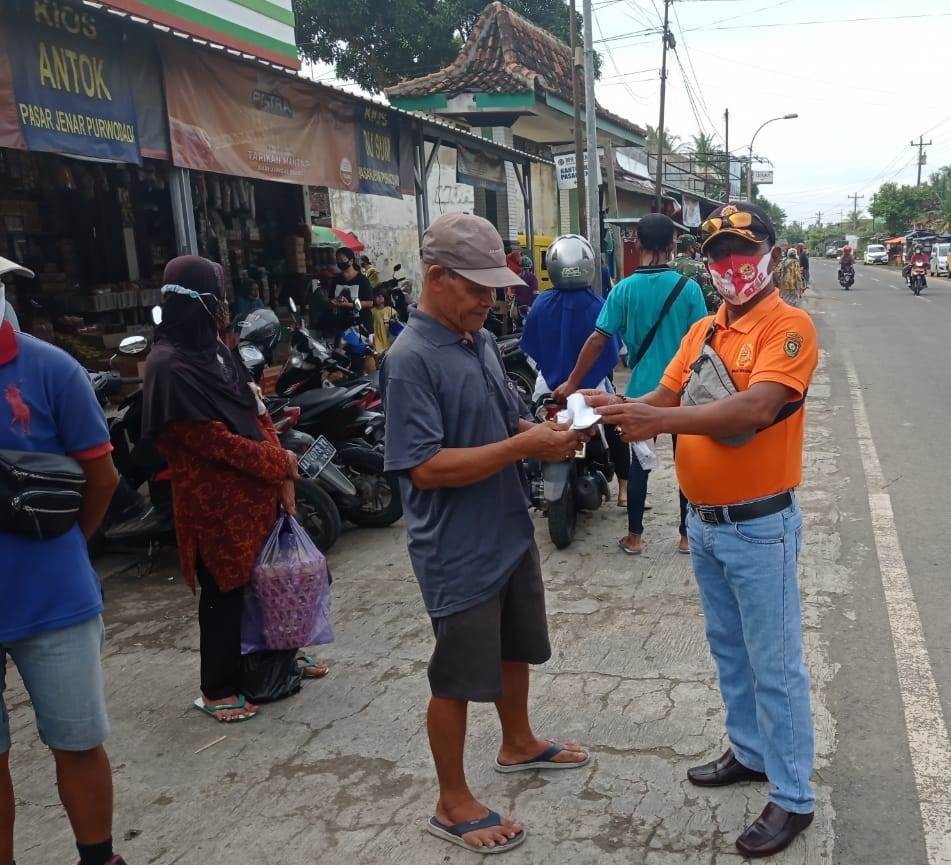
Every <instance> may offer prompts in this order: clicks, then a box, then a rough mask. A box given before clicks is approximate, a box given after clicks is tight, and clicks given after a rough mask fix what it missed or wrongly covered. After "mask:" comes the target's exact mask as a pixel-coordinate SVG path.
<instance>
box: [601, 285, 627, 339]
mask: <svg viewBox="0 0 951 865" xmlns="http://www.w3.org/2000/svg"><path fill="white" fill-rule="evenodd" d="M624 293H625V292H624V290H623V289H622V288H620V286H615V288H614V289H613V290H612V291H611V293H610V294H609V295H608V299H607V300H606V301H605V302H604V306H602V307H601V312H600V313H599V314H598V320H597V322H596V323H595V325H594V329H595V330H597V331H600V332H601V333H603V334H604V335H605V336H614V335H615V334H618V333H621V331H623V330H624V329H625V328H626V326H627V304H626V303H625V298H624V297H622V294H624Z"/></svg>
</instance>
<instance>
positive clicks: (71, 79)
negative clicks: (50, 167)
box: [4, 0, 142, 163]
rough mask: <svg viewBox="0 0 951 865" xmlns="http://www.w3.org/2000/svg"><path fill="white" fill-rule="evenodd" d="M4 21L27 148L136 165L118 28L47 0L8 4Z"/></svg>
mask: <svg viewBox="0 0 951 865" xmlns="http://www.w3.org/2000/svg"><path fill="white" fill-rule="evenodd" d="M4 22H5V27H6V31H7V32H6V41H7V51H8V57H9V63H10V68H11V70H12V72H13V88H14V92H15V94H16V110H17V115H18V118H19V122H20V129H21V130H22V132H23V137H24V138H25V140H26V145H27V148H28V149H29V150H46V151H51V152H53V153H69V154H74V155H76V156H87V157H92V158H94V159H110V160H115V161H119V162H135V163H141V161H142V158H141V155H140V153H139V139H138V133H137V131H136V122H135V106H134V104H133V102H132V89H131V88H130V86H129V79H128V76H127V74H126V70H125V65H124V63H123V62H122V29H121V25H120V24H119V23H118V22H116V21H111V20H109V19H108V18H107V17H106V16H103V15H97V14H95V13H93V12H92V11H89V10H88V9H84V8H82V7H74V6H69V5H67V4H65V3H50V2H48V0H13V2H12V3H11V5H10V6H9V7H8V9H7V11H6V13H5V18H4Z"/></svg>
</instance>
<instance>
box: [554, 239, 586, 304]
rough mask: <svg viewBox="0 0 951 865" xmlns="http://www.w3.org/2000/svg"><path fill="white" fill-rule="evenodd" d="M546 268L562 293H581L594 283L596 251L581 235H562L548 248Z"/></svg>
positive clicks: (555, 285)
mask: <svg viewBox="0 0 951 865" xmlns="http://www.w3.org/2000/svg"><path fill="white" fill-rule="evenodd" d="M545 268H546V269H547V271H548V276H549V278H550V279H551V283H552V285H553V286H554V287H555V288H557V289H560V290H561V291H580V290H581V289H583V288H590V287H591V284H592V283H593V282H594V250H593V249H592V248H591V244H590V243H588V241H587V240H585V239H584V238H583V237H582V236H581V235H580V234H562V235H561V236H560V237H556V238H555V239H554V241H553V242H552V245H551V246H549V247H548V253H547V254H546V256H545Z"/></svg>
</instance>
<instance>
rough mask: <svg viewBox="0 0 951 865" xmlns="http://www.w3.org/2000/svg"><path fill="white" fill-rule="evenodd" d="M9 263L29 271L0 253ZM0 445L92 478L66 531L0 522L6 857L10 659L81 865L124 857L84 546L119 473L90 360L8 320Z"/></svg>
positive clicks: (5, 847) (1, 362)
mask: <svg viewBox="0 0 951 865" xmlns="http://www.w3.org/2000/svg"><path fill="white" fill-rule="evenodd" d="M4 273H18V274H20V275H23V276H29V277H32V276H33V274H32V273H31V272H30V271H28V270H27V269H26V268H21V267H19V266H18V265H17V264H15V263H14V262H11V261H8V260H7V259H4V258H0V279H2V278H3V274H4ZM2 285H3V284H2V282H0V309H3V308H4V303H3V288H2ZM0 450H10V451H28V452H34V453H47V454H61V455H68V456H71V457H73V458H74V459H76V460H78V461H79V463H80V465H82V467H83V473H84V474H85V476H86V486H85V488H84V491H83V500H82V506H81V508H80V512H79V520H78V523H77V525H75V526H73V528H72V529H71V530H70V531H68V532H66V534H63V535H60V536H59V537H57V538H52V539H50V540H35V539H33V538H28V537H25V536H22V535H18V534H14V533H12V532H8V531H4V530H3V528H2V527H0V562H2V563H3V566H2V568H0V865H11V863H12V862H13V816H14V801H15V800H14V796H13V782H12V780H11V778H10V764H9V757H10V722H9V718H8V716H7V711H6V707H5V706H4V704H3V691H4V690H5V686H6V670H7V658H8V657H9V658H10V660H12V661H13V664H14V665H15V666H16V668H17V670H18V672H19V673H20V677H21V678H22V679H23V683H24V685H25V686H26V689H27V691H28V692H29V694H30V701H31V702H32V704H33V711H34V714H35V715H36V726H37V729H38V731H39V735H40V739H41V740H42V741H43V743H44V744H45V745H46V746H47V747H48V748H49V749H50V750H51V751H52V752H53V758H54V760H55V762H56V779H57V783H58V787H59V793H60V799H61V800H62V802H63V806H64V807H65V809H66V812H67V814H68V815H69V821H70V823H71V825H72V827H73V832H74V834H75V837H76V846H77V848H78V850H79V857H80V863H81V865H123V860H122V859H121V858H120V857H119V856H116V855H115V854H114V853H113V850H112V772H111V769H110V767H109V758H108V757H107V756H106V752H105V750H104V749H103V747H102V743H103V742H104V741H105V738H106V735H107V733H108V731H109V719H108V717H107V715H106V705H105V689H104V686H103V677H102V663H101V660H100V652H101V648H102V639H103V625H102V617H101V615H100V614H101V613H102V592H101V590H100V587H99V580H98V578H97V576H96V573H95V571H93V569H92V565H91V564H90V563H89V555H88V553H87V551H86V538H87V537H89V535H91V534H92V533H93V532H94V531H95V530H96V528H97V527H98V525H99V523H100V522H101V521H102V517H103V515H104V514H105V512H106V508H107V507H108V505H109V500H110V499H111V497H112V493H113V490H114V489H115V487H116V484H117V482H118V475H117V474H116V470H115V467H114V466H113V464H112V456H111V452H112V445H111V444H110V443H109V430H108V427H107V426H106V420H105V418H104V417H103V414H102V409H101V408H100V407H99V404H98V402H97V401H96V397H95V394H94V393H93V390H92V386H91V385H90V383H89V377H88V376H87V375H86V372H85V370H83V368H82V367H81V366H79V364H78V363H76V361H75V360H73V359H72V358H71V357H70V356H69V355H67V354H66V353H65V352H62V351H60V350H59V349H58V348H55V347H53V346H51V345H49V344H47V343H45V342H42V341H40V340H38V339H34V338H33V337H31V336H26V335H24V334H20V333H17V332H16V331H15V330H14V329H13V326H12V324H11V323H10V322H9V321H3V323H2V324H0Z"/></svg>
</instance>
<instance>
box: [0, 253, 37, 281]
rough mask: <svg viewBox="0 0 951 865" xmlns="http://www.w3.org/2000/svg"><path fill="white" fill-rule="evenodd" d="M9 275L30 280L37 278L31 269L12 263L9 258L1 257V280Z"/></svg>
mask: <svg viewBox="0 0 951 865" xmlns="http://www.w3.org/2000/svg"><path fill="white" fill-rule="evenodd" d="M7 273H14V274H16V275H17V276H29V277H30V278H32V277H34V276H36V274H35V273H33V271H32V270H30V269H29V268H26V267H23V265H21V264H17V263H16V262H15V261H10V259H9V258H3V257H2V256H0V279H2V278H3V276H4V275H5V274H7Z"/></svg>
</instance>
